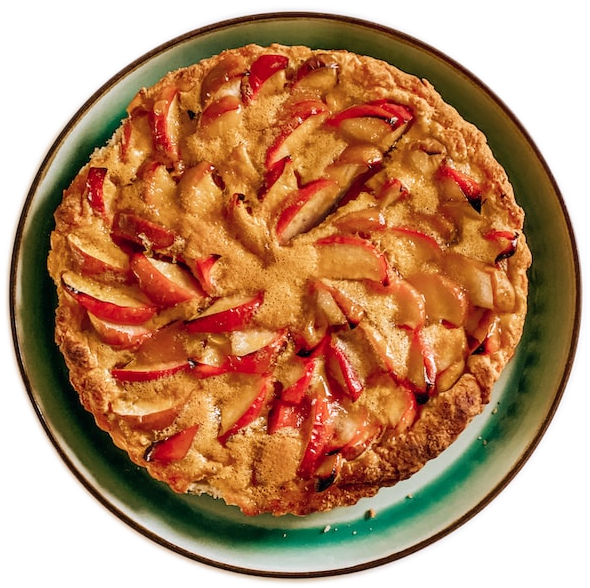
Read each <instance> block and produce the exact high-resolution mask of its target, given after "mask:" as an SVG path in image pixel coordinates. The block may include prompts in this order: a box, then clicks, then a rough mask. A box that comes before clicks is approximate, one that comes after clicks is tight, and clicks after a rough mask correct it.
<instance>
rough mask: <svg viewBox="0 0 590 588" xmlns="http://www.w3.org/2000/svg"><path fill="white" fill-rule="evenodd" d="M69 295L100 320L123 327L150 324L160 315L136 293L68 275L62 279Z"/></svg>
mask: <svg viewBox="0 0 590 588" xmlns="http://www.w3.org/2000/svg"><path fill="white" fill-rule="evenodd" d="M62 284H63V286H64V289H65V291H66V292H67V293H68V294H69V295H70V296H72V298H73V299H74V300H76V302H77V303H78V304H79V305H80V306H82V308H84V309H85V310H87V311H88V312H90V313H92V314H93V315H95V316H96V317H98V318H99V319H102V320H105V321H108V322H112V323H119V324H121V325H139V324H142V323H145V322H147V321H148V320H149V319H151V318H152V317H153V316H154V315H155V314H156V313H157V311H158V308H157V306H155V305H153V304H151V303H150V302H147V301H145V300H143V299H142V296H141V294H140V293H139V292H137V296H134V295H131V293H133V294H135V292H134V291H133V290H132V289H125V290H123V289H122V288H112V287H108V286H105V285H103V284H100V283H99V282H94V281H93V280H89V279H85V278H83V277H81V276H77V275H75V274H73V273H72V272H66V273H64V274H63V276H62Z"/></svg>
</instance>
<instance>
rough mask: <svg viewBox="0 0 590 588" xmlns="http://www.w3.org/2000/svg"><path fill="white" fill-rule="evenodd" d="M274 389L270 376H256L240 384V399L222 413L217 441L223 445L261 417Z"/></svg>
mask: <svg viewBox="0 0 590 588" xmlns="http://www.w3.org/2000/svg"><path fill="white" fill-rule="evenodd" d="M272 388H273V380H272V377H271V376H270V375H265V376H262V377H261V376H258V375H256V376H255V377H253V378H252V377H249V379H248V380H245V381H242V382H240V397H239V398H237V399H235V400H234V401H233V402H232V403H231V404H228V405H227V406H226V407H224V408H223V409H222V411H221V423H220V428H219V435H218V437H217V439H218V441H219V442H220V443H221V444H222V445H225V444H226V443H227V442H228V440H229V438H230V437H232V436H233V435H235V434H236V433H237V432H238V431H240V430H241V429H243V428H244V427H247V426H248V425H249V424H250V423H252V422H253V421H254V420H256V419H257V418H258V417H259V416H260V415H261V413H262V411H263V409H264V407H265V405H266V404H267V400H268V397H269V395H270V392H271V391H272Z"/></svg>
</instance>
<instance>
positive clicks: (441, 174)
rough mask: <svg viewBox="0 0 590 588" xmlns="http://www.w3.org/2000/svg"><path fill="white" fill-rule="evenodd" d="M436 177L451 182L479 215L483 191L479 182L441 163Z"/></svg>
mask: <svg viewBox="0 0 590 588" xmlns="http://www.w3.org/2000/svg"><path fill="white" fill-rule="evenodd" d="M437 176H438V178H439V179H442V180H447V179H448V180H451V181H453V182H454V183H455V184H456V185H457V186H458V187H459V189H460V190H461V192H462V193H463V195H464V196H465V198H466V199H467V201H468V202H469V204H471V206H472V207H473V209H474V210H475V211H476V212H478V213H481V207H482V204H483V191H482V188H481V186H480V184H479V182H477V181H476V180H475V179H473V178H472V177H471V176H469V175H468V174H466V173H465V172H462V171H460V170H458V169H456V168H454V167H452V166H450V165H449V164H447V163H443V164H442V165H441V166H440V167H439V168H438V172H437Z"/></svg>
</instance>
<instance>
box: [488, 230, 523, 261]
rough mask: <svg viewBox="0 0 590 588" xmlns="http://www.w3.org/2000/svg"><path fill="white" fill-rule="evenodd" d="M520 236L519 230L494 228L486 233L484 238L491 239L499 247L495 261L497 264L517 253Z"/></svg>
mask: <svg viewBox="0 0 590 588" xmlns="http://www.w3.org/2000/svg"><path fill="white" fill-rule="evenodd" d="M518 237H519V233H518V231H496V230H492V231H487V232H486V233H484V238H485V239H487V240H488V241H491V242H492V243H493V244H494V245H495V246H496V247H497V248H498V252H497V253H496V257H495V258H494V263H495V264H496V265H498V264H499V263H500V262H501V261H502V260H504V259H508V258H510V257H512V256H513V255H514V254H515V253H516V247H517V244H518Z"/></svg>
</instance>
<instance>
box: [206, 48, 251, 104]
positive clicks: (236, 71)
mask: <svg viewBox="0 0 590 588" xmlns="http://www.w3.org/2000/svg"><path fill="white" fill-rule="evenodd" d="M246 69H247V66H246V61H245V60H244V58H243V57H242V56H241V55H237V54H228V55H227V56H225V57H224V58H223V59H222V60H221V61H220V62H219V63H218V64H217V65H215V66H214V67H213V69H211V70H210V71H209V72H208V73H207V75H206V76H205V77H204V78H203V81H202V83H201V102H202V103H203V104H205V103H206V102H208V101H209V100H210V99H215V98H216V97H217V96H218V95H219V94H223V95H227V94H234V95H238V94H235V93H234V92H233V85H234V83H235V81H236V80H239V79H241V78H242V76H243V75H244V74H245V73H246ZM230 88H231V89H230Z"/></svg>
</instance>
